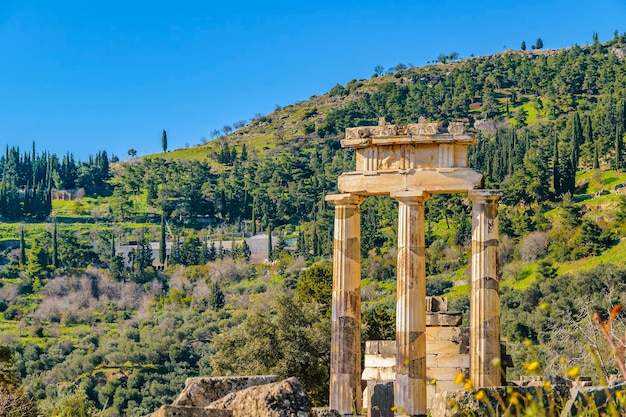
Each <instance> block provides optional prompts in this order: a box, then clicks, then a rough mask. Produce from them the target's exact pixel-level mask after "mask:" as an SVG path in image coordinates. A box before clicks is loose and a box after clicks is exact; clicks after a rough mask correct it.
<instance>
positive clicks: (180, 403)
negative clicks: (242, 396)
mask: <svg viewBox="0 0 626 417" xmlns="http://www.w3.org/2000/svg"><path fill="white" fill-rule="evenodd" d="M273 382H276V376H275V375H259V376H223V377H197V378H187V380H186V381H185V388H184V389H183V391H182V392H181V393H180V395H179V396H178V398H176V400H174V402H173V403H172V405H173V406H177V407H199V408H203V407H207V406H208V405H209V404H211V403H212V402H214V401H217V400H219V399H220V398H222V397H225V396H227V395H228V394H231V393H234V392H237V391H241V390H243V389H246V388H250V387H254V386H257V385H265V384H270V383H273Z"/></svg>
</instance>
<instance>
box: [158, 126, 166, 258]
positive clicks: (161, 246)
mask: <svg viewBox="0 0 626 417" xmlns="http://www.w3.org/2000/svg"><path fill="white" fill-rule="evenodd" d="M163 132H165V130H164V131H163ZM166 255H167V247H166V246H165V215H164V214H161V235H160V237H159V262H161V265H163V266H165V258H166Z"/></svg>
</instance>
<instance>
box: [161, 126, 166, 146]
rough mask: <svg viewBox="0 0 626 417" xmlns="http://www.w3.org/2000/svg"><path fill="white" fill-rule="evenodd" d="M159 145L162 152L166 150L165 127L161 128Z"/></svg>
mask: <svg viewBox="0 0 626 417" xmlns="http://www.w3.org/2000/svg"><path fill="white" fill-rule="evenodd" d="M161 147H162V148H163V152H167V132H166V131H165V129H164V130H163V134H162V135H161Z"/></svg>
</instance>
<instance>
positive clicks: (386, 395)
mask: <svg viewBox="0 0 626 417" xmlns="http://www.w3.org/2000/svg"><path fill="white" fill-rule="evenodd" d="M367 392H368V397H369V398H368V401H367V403H368V408H367V416H368V417H393V415H394V413H393V411H391V408H392V407H393V405H394V399H393V382H381V381H369V382H368V383H367Z"/></svg>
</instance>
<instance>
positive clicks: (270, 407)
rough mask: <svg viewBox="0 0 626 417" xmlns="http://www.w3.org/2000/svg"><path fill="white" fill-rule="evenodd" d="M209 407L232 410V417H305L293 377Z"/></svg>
mask: <svg viewBox="0 0 626 417" xmlns="http://www.w3.org/2000/svg"><path fill="white" fill-rule="evenodd" d="M208 408H212V409H219V410H231V411H232V412H233V417H275V416H285V417H288V416H291V417H296V416H297V417H300V416H303V417H305V416H306V417H308V416H310V415H311V414H310V413H311V409H310V407H309V402H308V399H307V396H306V394H305V393H304V391H303V390H302V386H301V385H300V382H299V381H298V380H297V379H296V378H289V379H286V380H284V381H281V382H275V383H271V384H265V385H259V386H253V387H250V388H246V389H244V390H241V391H237V392H233V393H231V394H228V395H227V396H225V397H223V398H220V399H219V400H217V401H214V402H212V403H211V404H210V405H209V407H208Z"/></svg>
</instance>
